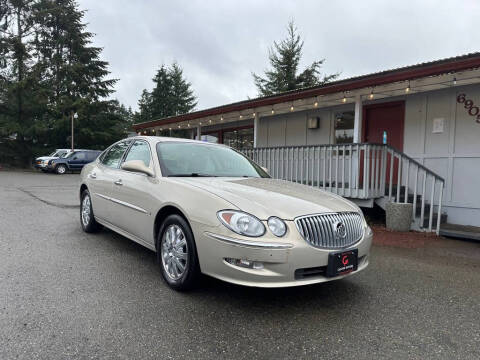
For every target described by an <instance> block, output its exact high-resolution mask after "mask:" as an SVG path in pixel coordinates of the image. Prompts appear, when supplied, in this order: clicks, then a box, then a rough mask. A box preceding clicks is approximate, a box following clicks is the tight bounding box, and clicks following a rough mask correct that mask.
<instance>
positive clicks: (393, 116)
mask: <svg viewBox="0 0 480 360" xmlns="http://www.w3.org/2000/svg"><path fill="white" fill-rule="evenodd" d="M404 122H405V102H404V101H396V102H388V103H382V104H374V105H367V106H364V107H363V141H364V142H368V143H376V144H383V142H384V141H383V140H384V133H385V134H386V137H387V139H386V140H387V141H386V143H387V144H388V145H390V146H392V147H393V148H395V149H397V150H399V151H403V129H404ZM390 161H391V158H390V156H387V167H386V169H387V173H386V178H387V179H386V180H387V183H388V182H389V180H390V171H389V170H388V169H390ZM397 179H398V161H395V162H394V166H393V183H394V184H396V183H397Z"/></svg>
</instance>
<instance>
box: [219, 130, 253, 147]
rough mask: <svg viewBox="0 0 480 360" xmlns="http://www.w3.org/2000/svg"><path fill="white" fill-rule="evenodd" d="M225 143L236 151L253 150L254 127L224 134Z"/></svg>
mask: <svg viewBox="0 0 480 360" xmlns="http://www.w3.org/2000/svg"><path fill="white" fill-rule="evenodd" d="M223 143H224V144H225V145H228V146H230V147H232V148H234V149H252V148H253V127H251V128H246V129H238V130H231V131H224V132H223Z"/></svg>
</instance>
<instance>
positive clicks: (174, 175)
mask: <svg viewBox="0 0 480 360" xmlns="http://www.w3.org/2000/svg"><path fill="white" fill-rule="evenodd" d="M168 177H217V175H209V174H201V173H190V174H170V175H168Z"/></svg>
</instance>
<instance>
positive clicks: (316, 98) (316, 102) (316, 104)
mask: <svg viewBox="0 0 480 360" xmlns="http://www.w3.org/2000/svg"><path fill="white" fill-rule="evenodd" d="M313 106H315V107H318V96H316V97H315V102H314V103H313Z"/></svg>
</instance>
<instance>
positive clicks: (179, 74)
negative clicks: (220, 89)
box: [134, 63, 197, 123]
mask: <svg viewBox="0 0 480 360" xmlns="http://www.w3.org/2000/svg"><path fill="white" fill-rule="evenodd" d="M153 83H154V87H153V89H152V91H151V92H148V91H147V90H143V92H142V95H141V98H140V100H139V102H138V106H139V112H137V113H136V114H135V116H134V117H135V122H136V123H140V122H146V121H151V120H154V119H162V118H165V117H169V116H175V115H181V114H185V113H188V112H190V111H192V110H193V109H195V106H196V105H197V101H196V97H195V95H194V93H193V90H192V89H191V84H190V83H189V82H188V81H187V80H186V79H185V78H184V76H183V70H182V68H181V67H180V66H179V65H178V64H177V63H173V64H172V66H171V67H170V68H169V67H167V66H165V65H162V66H161V67H160V69H159V70H158V71H157V73H156V74H155V77H154V78H153Z"/></svg>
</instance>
